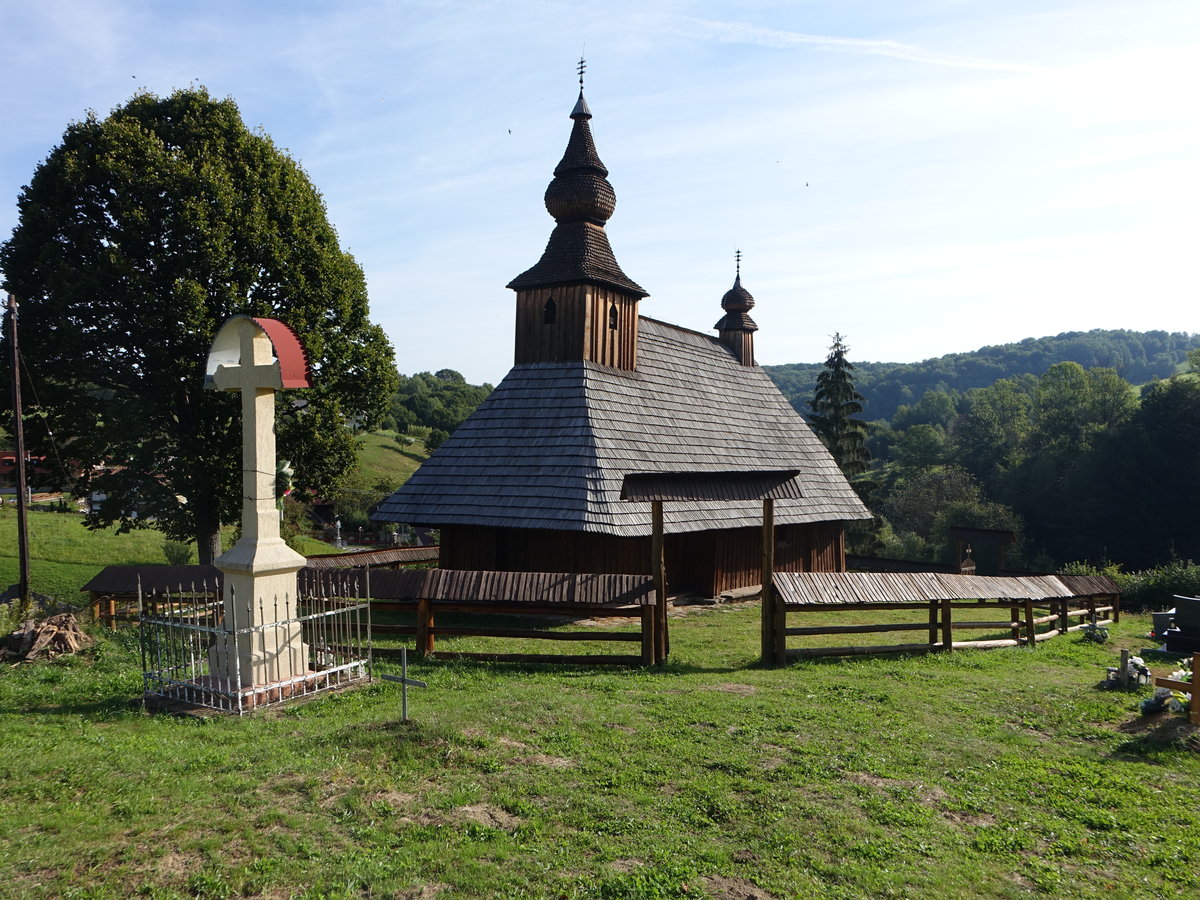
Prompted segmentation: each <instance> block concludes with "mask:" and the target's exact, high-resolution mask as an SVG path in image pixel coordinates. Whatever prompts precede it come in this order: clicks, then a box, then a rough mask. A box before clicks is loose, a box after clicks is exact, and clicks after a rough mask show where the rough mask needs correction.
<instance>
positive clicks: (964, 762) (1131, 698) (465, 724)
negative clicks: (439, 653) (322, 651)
mask: <svg viewBox="0 0 1200 900" xmlns="http://www.w3.org/2000/svg"><path fill="white" fill-rule="evenodd" d="M805 621H806V624H808V623H810V622H811V623H812V624H816V622H815V617H813V618H806V620H805ZM844 623H845V618H844V617H843V618H841V619H839V620H838V624H844ZM1148 627H1149V622H1148V618H1147V617H1140V616H1126V617H1125V618H1124V619H1123V621H1122V622H1121V624H1120V625H1118V626H1116V627H1115V628H1114V629H1113V634H1114V641H1113V642H1112V643H1110V644H1108V645H1104V646H1099V645H1095V644H1089V643H1085V642H1083V641H1082V640H1080V639H1079V637H1078V636H1077V635H1070V636H1066V637H1060V638H1057V639H1054V640H1051V641H1047V642H1045V643H1043V644H1040V645H1039V646H1038V647H1037V648H1035V649H1032V650H1031V649H1026V648H1014V649H1005V650H994V651H987V652H980V651H959V652H956V653H954V654H950V655H938V656H913V657H892V658H878V659H869V658H865V659H854V660H848V661H847V660H823V661H817V662H805V663H800V664H797V665H793V666H791V667H788V668H786V669H763V668H758V667H757V666H756V665H755V659H754V657H755V654H756V652H757V649H756V648H757V646H758V640H759V638H758V633H759V618H758V610H757V608H756V607H754V606H735V607H714V608H706V609H703V610H700V611H697V612H693V613H691V614H689V615H686V616H682V617H678V618H673V619H672V659H671V662H670V663H669V665H667V666H666V667H665V668H664V669H663V670H661V671H659V670H642V669H633V670H599V669H588V668H576V667H560V666H546V667H537V668H535V667H519V666H506V665H501V664H491V665H489V664H482V663H443V662H430V663H419V664H414V666H413V667H412V669H413V674H414V675H415V677H418V678H422V679H424V680H426V681H427V682H428V683H429V688H428V689H427V690H414V691H413V692H412V694H411V696H410V708H411V712H412V715H413V716H414V718H415V721H414V722H412V723H409V724H404V723H401V722H400V721H399V716H400V695H399V688H398V687H396V686H394V685H390V684H386V683H376V684H374V685H371V686H368V687H364V688H360V689H357V690H353V691H350V692H347V693H344V694H340V695H334V696H328V697H324V698H321V699H318V700H315V701H312V702H309V703H307V704H304V705H299V706H295V707H292V708H287V709H283V710H275V711H266V712H263V713H260V714H256V715H253V716H248V717H245V718H243V719H240V720H239V719H235V718H211V719H207V720H195V719H177V718H171V717H167V716H147V715H144V714H143V713H142V712H141V710H140V708H139V707H138V706H137V704H136V703H135V702H133V701H134V698H136V696H137V695H138V692H139V690H140V685H141V679H140V670H139V666H138V653H137V648H136V644H135V642H134V640H133V637H132V635H131V634H129V633H127V632H118V633H116V635H115V636H113V637H112V638H111V639H104V640H103V641H102V642H101V643H100V644H99V645H98V646H97V647H96V648H95V649H94V650H92V651H89V652H87V653H85V654H83V655H81V656H78V657H75V658H68V659H63V660H59V661H57V662H53V663H46V664H36V665H22V666H18V667H13V668H6V669H4V670H3V671H0V729H2V731H0V733H2V734H3V735H4V747H5V752H4V753H3V754H2V755H0V773H2V776H3V783H4V785H5V790H4V791H3V793H2V795H0V821H3V823H4V826H3V829H2V830H0V847H3V853H2V854H0V860H2V862H0V895H3V896H13V897H25V896H29V897H93V898H94V897H124V896H131V895H132V896H146V897H158V898H165V897H242V896H252V897H289V896H297V897H311V898H317V897H330V898H332V897H381V896H391V897H401V898H430V897H435V896H436V897H438V898H443V900H450V898H472V897H511V898H517V897H531V898H564V897H565V898H583V897H597V898H639V900H640V898H671V897H701V896H710V897H717V898H731V897H741V898H744V897H748V896H758V897H766V896H773V897H777V898H792V897H839V898H849V897H922V898H929V897H944V898H959V897H1013V898H1015V897H1026V896H1035V895H1042V896H1046V897H1095V898H1101V897H1103V898H1121V897H1129V898H1150V897H1170V896H1181V897H1194V896H1196V895H1197V892H1200V812H1198V811H1200V755H1198V754H1197V752H1196V751H1195V750H1194V749H1189V746H1191V747H1195V743H1191V744H1190V745H1189V743H1188V741H1189V740H1191V741H1194V740H1195V739H1194V738H1190V739H1189V738H1185V737H1182V736H1181V735H1183V734H1185V733H1186V731H1187V729H1186V728H1184V729H1183V730H1182V731H1181V730H1180V726H1181V723H1182V722H1183V720H1182V718H1181V717H1178V716H1170V715H1169V714H1163V715H1162V716H1159V717H1157V718H1155V719H1151V720H1143V719H1141V718H1140V717H1139V716H1138V715H1137V712H1136V703H1137V700H1138V698H1139V697H1140V696H1144V695H1145V694H1146V693H1148V692H1149V689H1148V688H1143V689H1141V691H1140V692H1136V691H1134V692H1130V693H1122V692H1114V691H1103V690H1099V689H1097V687H1096V685H1097V682H1098V681H1100V680H1101V679H1102V677H1103V667H1104V666H1105V665H1111V664H1113V661H1114V659H1115V658H1116V657H1117V655H1118V652H1119V648H1120V647H1121V646H1128V647H1134V648H1139V649H1140V648H1141V647H1142V646H1143V645H1144V641H1143V640H1142V639H1141V635H1142V634H1144V633H1145V631H1146V630H1147V629H1148ZM528 643H533V642H528ZM439 645H440V646H442V647H443V648H446V649H479V648H482V647H484V646H485V645H487V642H485V641H482V640H480V639H474V638H464V639H460V640H457V641H456V640H454V639H446V640H441V641H439ZM507 649H514V650H521V649H535V650H544V649H545V646H544V643H543V642H538V646H537V647H534V648H527V647H522V646H521V645H520V643H519V642H510V643H509V645H508V648H507ZM1150 661H1151V662H1152V664H1153V665H1154V667H1155V668H1156V671H1159V672H1160V673H1161V672H1164V671H1167V670H1169V668H1170V667H1171V666H1170V663H1169V662H1168V661H1166V660H1161V659H1159V660H1153V659H1151V660H1150ZM381 669H383V670H391V671H395V668H394V667H389V666H381ZM754 886H756V887H757V890H758V891H760V892H766V893H757V894H753V895H752V894H750V893H748V891H749V890H750V889H751V888H752V887H754Z"/></svg>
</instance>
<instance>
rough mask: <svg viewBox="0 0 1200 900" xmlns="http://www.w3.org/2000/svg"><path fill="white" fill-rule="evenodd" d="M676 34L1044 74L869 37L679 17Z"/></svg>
mask: <svg viewBox="0 0 1200 900" xmlns="http://www.w3.org/2000/svg"><path fill="white" fill-rule="evenodd" d="M673 21H674V23H675V29H674V30H675V31H677V32H678V33H680V34H685V35H688V36H691V37H699V38H705V39H709V40H717V41H725V42H728V43H733V44H750V45H753V46H756V47H773V48H775V49H778V50H787V49H791V48H795V47H813V48H816V49H818V50H830V51H834V52H839V53H864V54H869V55H872V56H888V57H891V58H893V59H903V60H907V61H909V62H916V63H925V64H927V65H934V66H949V67H952V68H957V69H986V70H990V71H995V72H1044V71H1046V69H1045V67H1043V66H1034V65H1028V64H1025V63H1012V62H1004V61H1002V60H995V59H983V58H979V57H972V56H952V55H949V54H946V53H938V52H937V51H935V50H929V49H927V48H925V47H922V46H920V45H918V44H903V43H900V42H899V41H890V40H873V39H869V38H845V37H832V36H830V35H824V34H805V33H804V32H801V31H782V30H780V29H777V28H763V27H762V26H760V25H750V24H748V23H745V22H717V21H713V20H711V19H697V18H693V17H691V16H679V17H676V18H675V19H674V20H673Z"/></svg>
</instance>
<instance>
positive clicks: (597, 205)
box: [508, 60, 646, 371]
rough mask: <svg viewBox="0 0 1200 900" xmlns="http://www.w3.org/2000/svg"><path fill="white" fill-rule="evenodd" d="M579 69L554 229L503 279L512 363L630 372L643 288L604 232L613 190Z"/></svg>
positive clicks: (555, 190) (558, 172)
mask: <svg viewBox="0 0 1200 900" xmlns="http://www.w3.org/2000/svg"><path fill="white" fill-rule="evenodd" d="M583 70H584V62H583V60H580V61H579V99H578V101H576V103H575V108H574V109H573V110H571V119H572V121H573V122H574V125H573V126H572V128H571V137H570V140H569V141H568V142H567V150H566V153H564V154H563V158H562V161H561V162H559V164H558V166H557V167H556V168H555V169H554V180H553V181H551V182H550V186H549V187H547V188H546V197H545V200H546V210H547V211H548V212H549V213H550V215H551V216H553V217H554V221H555V226H554V231H552V232H551V234H550V240H549V242H548V243H547V244H546V250H545V252H544V253H543V254H542V258H541V259H540V260H538V262H537V265H535V266H534V267H533V268H532V269H529V270H528V271H526V272H523V273H522V274H520V275H518V276H517V277H516V278H514V279H513V280H512V281H511V282H509V284H508V287H510V288H512V290H514V291H516V293H517V333H516V354H515V360H514V362H515V363H516V364H517V365H520V364H522V363H535V362H571V361H577V360H583V361H587V362H593V363H597V364H599V365H603V366H611V367H613V368H616V369H625V370H628V371H633V370H634V369H635V368H636V367H637V333H638V301H639V300H641V299H642V298H643V297H645V296H646V292H645V291H644V290H642V288H641V287H639V286H638V285H637V284H636V283H634V282H633V281H631V280H630V279H629V277H628V276H627V275H626V274H625V273H624V272H622V271H621V267H620V265H618V264H617V260H616V257H615V256H613V251H612V247H611V246H610V245H609V243H608V235H607V234H606V233H605V231H604V223H605V222H607V221H608V219H609V217H610V216H612V214H613V210H614V209H616V205H617V195H616V193H615V192H614V191H613V188H612V185H611V184H609V183H608V169H606V168H605V167H604V163H602V162H601V161H600V157H599V155H598V154H597V153H596V146H595V144H594V143H593V141H592V131H591V127H590V126H589V124H588V123H589V121H590V120H591V118H592V113H591V110H589V109H588V105H587V101H586V100H584V99H583Z"/></svg>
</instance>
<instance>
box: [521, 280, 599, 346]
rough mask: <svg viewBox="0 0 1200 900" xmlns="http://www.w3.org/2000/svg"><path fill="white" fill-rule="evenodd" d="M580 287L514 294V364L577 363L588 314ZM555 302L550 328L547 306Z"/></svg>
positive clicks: (540, 289)
mask: <svg viewBox="0 0 1200 900" xmlns="http://www.w3.org/2000/svg"><path fill="white" fill-rule="evenodd" d="M584 290H585V288H584V287H583V285H574V286H571V287H557V288H538V289H537V290H531V291H521V292H519V293H518V294H517V329H516V332H517V333H516V348H515V353H514V357H513V358H514V361H515V362H516V364H517V365H520V364H521V363H531V362H558V361H561V360H566V359H578V358H579V353H580V348H582V347H583V336H584V331H585V328H586V321H587V314H586V309H585V307H586V302H585V295H584ZM551 297H553V298H554V305H555V307H556V309H557V312H556V319H555V322H554V324H553V325H546V324H544V322H545V317H544V310H545V308H546V302H547V301H548V300H549V299H550V298H551Z"/></svg>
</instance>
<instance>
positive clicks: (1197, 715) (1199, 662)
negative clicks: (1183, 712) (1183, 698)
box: [1188, 653, 1200, 725]
mask: <svg viewBox="0 0 1200 900" xmlns="http://www.w3.org/2000/svg"><path fill="white" fill-rule="evenodd" d="M1197 669H1200V653H1193V654H1192V685H1193V687H1192V689H1191V691H1190V692H1189V693H1190V694H1191V695H1192V712H1191V715H1189V716H1188V718H1189V719H1191V720H1192V724H1193V725H1200V697H1197V696H1196V693H1197V691H1196V688H1195V685H1196V670H1197Z"/></svg>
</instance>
